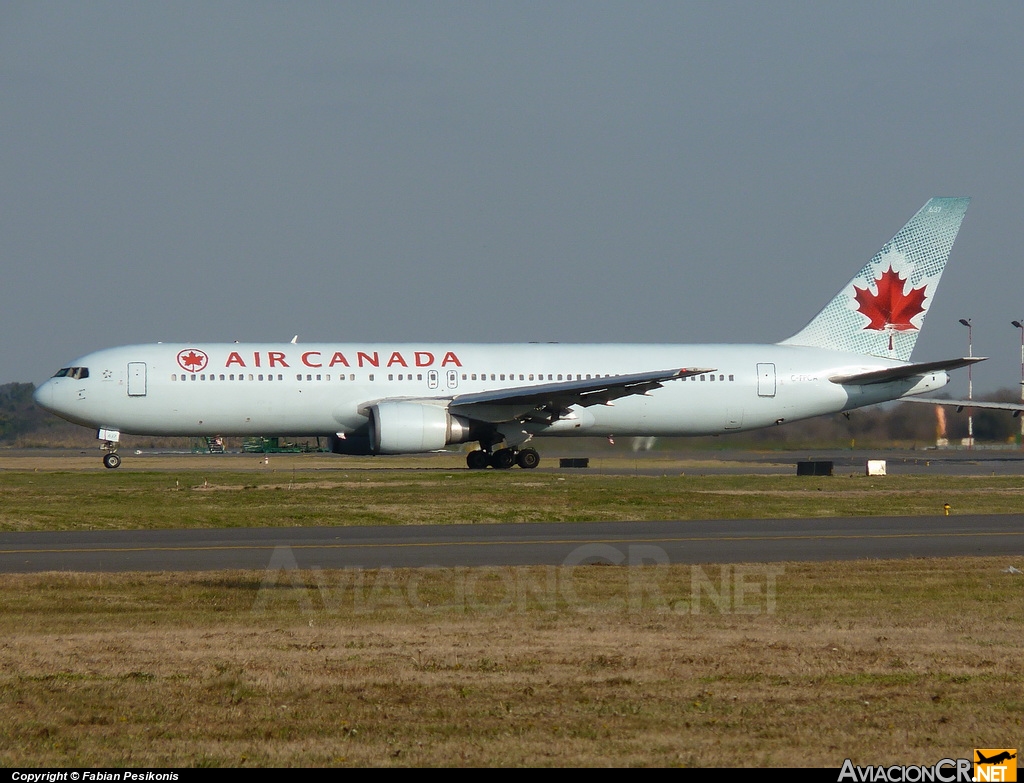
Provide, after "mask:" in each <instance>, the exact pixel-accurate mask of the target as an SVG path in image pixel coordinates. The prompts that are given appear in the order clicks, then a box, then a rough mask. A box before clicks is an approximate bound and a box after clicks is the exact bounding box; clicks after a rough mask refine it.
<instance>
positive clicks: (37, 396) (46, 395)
mask: <svg viewBox="0 0 1024 783" xmlns="http://www.w3.org/2000/svg"><path fill="white" fill-rule="evenodd" d="M32 399H33V400H35V401H36V405H38V406H39V407H40V408H43V409H44V410H48V411H49V410H53V382H52V381H46V383H44V384H43V385H42V386H40V387H39V388H38V389H36V390H35V393H34V394H33V395H32Z"/></svg>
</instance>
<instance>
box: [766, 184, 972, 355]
mask: <svg viewBox="0 0 1024 783" xmlns="http://www.w3.org/2000/svg"><path fill="white" fill-rule="evenodd" d="M970 203H971V200H970V199H969V198H933V199H932V200H931V201H929V202H928V203H927V204H925V205H924V206H923V207H921V209H920V211H919V212H918V213H917V214H916V215H914V217H912V218H911V219H910V222H909V223H907V225H905V226H904V227H903V228H902V229H901V230H900V232H899V233H898V234H896V236H894V237H893V238H892V239H890V240H889V241H888V242H886V243H885V246H884V247H883V248H882V249H881V250H879V251H878V252H877V253H876V254H875V257H874V258H872V259H871V260H870V261H869V262H868V263H867V265H866V266H865V267H864V268H863V269H861V270H860V272H858V273H857V275H856V277H854V278H853V280H851V281H850V282H849V283H847V284H846V285H845V286H844V287H843V289H842V290H841V291H840V292H839V293H838V294H836V296H835V298H834V299H833V300H832V301H831V302H829V303H828V304H827V305H826V306H825V309H824V310H822V311H821V312H820V313H818V314H817V315H816V316H815V317H814V319H813V320H812V321H811V322H810V323H809V324H807V326H805V327H804V328H803V329H802V330H801V331H799V332H797V333H796V334H795V335H793V336H792V337H790V338H788V339H786V340H783V341H782V343H780V344H781V345H809V346H814V347H816V348H830V349H833V350H836V351H850V352H851V353H863V354H868V355H870V356H884V357H886V358H888V359H898V360H900V361H903V362H906V361H909V360H910V354H911V352H912V351H913V350H914V344H915V343H916V342H917V335H918V332H920V331H921V325H922V324H923V323H924V317H925V314H926V313H927V312H928V308H929V307H930V306H931V303H932V299H933V298H934V296H935V290H936V288H938V285H939V278H940V277H941V276H942V270H943V269H945V267H946V260H947V259H948V258H949V251H950V249H951V248H952V247H953V240H954V239H956V235H957V232H958V231H959V230H960V223H961V221H963V219H964V214H965V213H966V212H967V206H968V204H970Z"/></svg>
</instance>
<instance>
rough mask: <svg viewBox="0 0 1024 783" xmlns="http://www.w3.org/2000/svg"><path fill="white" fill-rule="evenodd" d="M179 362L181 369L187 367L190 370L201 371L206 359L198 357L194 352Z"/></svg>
mask: <svg viewBox="0 0 1024 783" xmlns="http://www.w3.org/2000/svg"><path fill="white" fill-rule="evenodd" d="M180 361H181V364H182V366H183V367H187V368H189V369H192V370H195V369H201V368H203V367H205V366H206V357H205V356H199V355H198V354H196V352H195V351H191V352H190V353H188V354H187V355H186V356H182V357H181V359H180Z"/></svg>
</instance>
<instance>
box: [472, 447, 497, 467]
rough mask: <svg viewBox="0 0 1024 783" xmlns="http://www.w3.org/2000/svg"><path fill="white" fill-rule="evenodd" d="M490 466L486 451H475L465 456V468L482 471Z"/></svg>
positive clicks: (489, 458)
mask: <svg viewBox="0 0 1024 783" xmlns="http://www.w3.org/2000/svg"><path fill="white" fill-rule="evenodd" d="M490 464H491V457H490V455H489V454H488V453H487V452H486V451H481V450H480V449H477V450H476V451H471V452H469V454H467V455H466V467H468V468H469V469H470V470H484V469H485V468H486V467H487V466H488V465H490Z"/></svg>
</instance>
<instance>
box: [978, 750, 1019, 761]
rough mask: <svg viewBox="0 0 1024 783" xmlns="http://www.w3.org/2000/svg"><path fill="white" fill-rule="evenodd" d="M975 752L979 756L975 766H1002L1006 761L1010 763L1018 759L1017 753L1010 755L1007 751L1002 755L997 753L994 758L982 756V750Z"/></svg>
mask: <svg viewBox="0 0 1024 783" xmlns="http://www.w3.org/2000/svg"><path fill="white" fill-rule="evenodd" d="M974 752H975V754H977V756H978V760H977V761H975V762H974V763H975V764H1001V763H1002V762H1004V761H1009V760H1010V759H1015V758H1017V754H1016V753H1010V752H1009V751H1006V750H1004V751H1003V752H1002V753H997V754H996V755H994V756H993V757H992V758H985V756H984V755H982V752H981V751H980V750H975V751H974Z"/></svg>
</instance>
